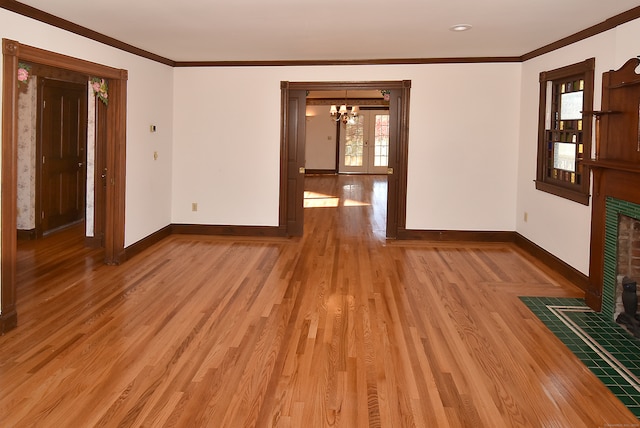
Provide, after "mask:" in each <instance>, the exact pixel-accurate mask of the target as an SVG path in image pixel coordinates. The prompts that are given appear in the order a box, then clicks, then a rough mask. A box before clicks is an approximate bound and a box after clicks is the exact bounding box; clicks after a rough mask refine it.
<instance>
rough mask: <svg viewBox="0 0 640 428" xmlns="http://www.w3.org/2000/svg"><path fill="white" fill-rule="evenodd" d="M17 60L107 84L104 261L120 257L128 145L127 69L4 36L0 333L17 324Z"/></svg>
mask: <svg viewBox="0 0 640 428" xmlns="http://www.w3.org/2000/svg"><path fill="white" fill-rule="evenodd" d="M20 62H27V63H37V64H40V65H42V66H47V67H53V68H57V69H61V70H68V71H70V72H75V73H81V74H86V75H90V76H96V77H101V78H104V79H107V80H108V82H109V107H108V109H106V111H105V118H104V122H105V123H104V132H105V141H106V143H105V150H106V154H105V159H106V166H105V171H104V174H105V180H106V182H107V183H108V185H107V186H106V189H105V201H106V202H105V210H104V216H105V220H104V225H105V233H104V248H105V255H104V261H105V263H107V264H117V263H119V262H120V261H122V260H123V259H124V191H125V181H124V177H125V147H126V138H125V137H126V93H127V71H126V70H121V69H115V68H112V67H108V66H104V65H100V64H96V63H93V62H88V61H84V60H81V59H77V58H72V57H69V56H66V55H61V54H57V53H54V52H49V51H45V50H42V49H38V48H35V47H32V46H28V45H23V44H20V43H19V42H17V41H14V40H8V39H3V85H2V124H3V126H2V201H1V203H2V207H1V210H2V214H1V229H2V231H3V233H2V238H1V248H0V252H1V259H2V272H1V283H0V292H1V294H0V334H2V333H4V332H6V331H8V330H11V329H13V328H15V327H16V326H17V318H18V317H17V311H16V252H17V233H16V231H17V202H16V201H17V176H18V171H17V151H18V150H17V148H18V120H17V118H18V90H19V87H18V69H19V64H20Z"/></svg>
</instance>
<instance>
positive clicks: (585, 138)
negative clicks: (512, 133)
mask: <svg viewBox="0 0 640 428" xmlns="http://www.w3.org/2000/svg"><path fill="white" fill-rule="evenodd" d="M594 69H595V58H590V59H587V60H585V61H582V62H579V63H577V64H572V65H568V66H566V67H561V68H557V69H555V70H550V71H543V72H541V73H540V104H539V115H538V167H537V172H536V180H535V184H536V189H537V190H540V191H543V192H547V193H551V194H553V195H556V196H559V197H562V198H565V199H569V200H571V201H574V202H578V203H580V204H583V205H589V197H590V195H589V191H590V188H591V177H590V175H591V172H590V169H589V166H588V165H586V164H585V163H584V160H588V159H590V158H591V140H592V126H593V92H594ZM576 79H578V80H583V81H584V86H583V99H582V127H581V129H579V130H575V133H576V134H578V135H579V136H580V143H581V144H582V152H581V153H582V160H580V159H577V160H576V165H575V171H576V176H577V177H578V178H577V180H576V182H567V181H565V180H563V179H561V178H555V177H554V176H553V174H551V173H550V167H549V165H550V162H551V161H552V159H550V153H552V150H551V149H550V147H549V145H550V144H552V143H553V141H551V140H553V138H551V139H550V138H549V134H550V133H551V132H554V131H555V132H559V133H562V132H563V130H562V128H558V127H557V126H553V125H552V126H551V129H546V128H547V127H546V119H547V111H548V103H551V115H552V116H553V115H554V113H556V112H558V111H559V109H560V106H559V103H553V100H548V99H547V87H548V85H549V84H551V85H553V86H556V85H559V84H561V83H562V82H566V81H570V80H576ZM555 90H556V89H555V88H554V89H553V92H552V98H553V95H555ZM551 122H552V123H555V122H556V121H553V120H551ZM557 122H558V123H559V122H560V121H559V120H558V121H557ZM567 122H569V121H567Z"/></svg>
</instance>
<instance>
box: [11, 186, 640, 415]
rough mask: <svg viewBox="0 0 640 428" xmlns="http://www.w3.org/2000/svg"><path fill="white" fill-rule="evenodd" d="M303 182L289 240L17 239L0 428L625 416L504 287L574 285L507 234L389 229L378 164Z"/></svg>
mask: <svg viewBox="0 0 640 428" xmlns="http://www.w3.org/2000/svg"><path fill="white" fill-rule="evenodd" d="M306 184H307V188H308V189H309V190H310V192H309V195H308V196H309V197H308V199H307V201H308V203H309V204H310V205H313V206H314V207H309V208H307V209H305V216H306V218H305V235H304V237H303V238H300V239H285V238H282V239H280V238H228V237H210V236H186V235H183V236H179V235H172V236H171V237H169V238H167V239H165V240H163V241H162V242H160V243H158V244H156V245H155V246H153V247H152V248H150V249H149V250H147V251H146V252H144V253H142V254H140V255H138V256H136V257H134V258H133V259H131V260H129V261H127V262H126V263H125V264H123V265H122V266H103V265H102V264H101V263H100V254H99V252H96V251H93V250H86V249H85V250H83V249H80V248H78V247H79V246H81V243H82V239H81V238H71V237H67V236H66V235H65V233H62V234H59V235H57V236H54V237H51V238H49V239H48V240H45V241H43V242H42V243H39V244H40V245H39V246H35V245H34V243H21V245H20V249H19V261H18V270H19V286H18V315H19V317H18V322H19V327H18V328H17V329H16V330H13V331H11V332H10V333H8V334H6V335H5V336H2V337H0V352H1V356H0V426H2V427H30V426H36V427H91V426H108V427H112V426H113V427H116V426H123V427H129V426H136V427H137V426H148V427H160V426H175V427H234V428H235V427H254V426H256V427H271V426H277V427H305V428H310V427H350V428H351V427H394V428H395V427H410V426H417V427H460V426H467V427H492V428H493V427H515V426H524V427H583V426H584V427H605V426H616V424H618V425H619V426H620V425H622V424H628V425H627V426H637V424H638V420H637V419H636V418H635V417H634V416H633V415H632V414H631V413H630V412H629V411H628V410H627V409H626V408H625V407H624V406H623V405H622V403H621V402H620V401H619V400H618V399H617V398H616V397H615V396H614V395H612V394H611V393H610V392H609V390H608V389H607V388H606V387H605V386H604V385H603V384H602V383H601V382H600V381H599V380H598V379H597V378H596V377H595V376H594V375H593V374H592V373H591V372H590V371H589V370H588V369H587V368H586V367H585V366H584V365H583V364H582V363H581V362H580V361H579V360H578V359H577V358H576V357H575V356H574V355H573V354H572V353H571V352H570V351H569V350H568V349H567V348H566V347H565V346H564V345H563V344H562V343H561V342H560V341H559V340H558V339H556V338H555V336H553V335H552V334H551V333H550V332H549V331H548V330H547V328H546V327H545V326H544V325H543V324H542V323H541V322H540V321H539V320H538V319H537V318H536V317H535V316H534V315H533V314H532V313H531V312H530V311H529V310H528V309H527V308H526V307H525V306H524V305H523V304H522V302H521V301H520V300H519V299H518V296H520V295H537V296H567V297H579V296H581V295H582V293H581V292H580V290H579V289H577V288H575V287H574V286H572V285H571V284H568V283H566V282H565V281H564V280H563V279H562V278H560V277H558V276H557V275H555V274H554V273H553V272H549V271H547V270H545V268H544V267H542V266H540V265H539V264H538V263H536V261H535V260H532V259H530V258H529V257H528V256H527V255H526V254H524V253H522V252H521V251H520V250H519V249H517V248H516V247H515V246H512V245H511V244H491V243H478V244H475V243H459V244H456V243H437V242H423V241H388V242H387V241H386V240H385V239H384V227H385V206H386V205H385V204H386V201H385V198H386V184H385V181H384V177H382V178H380V177H377V178H376V177H370V176H369V177H354V176H341V177H309V178H307V179H306ZM470 215H472V214H471V213H470ZM74 239H75V241H74ZM43 244H44V245H43ZM65 248H67V249H65ZM69 249H72V250H69ZM607 424H609V425H607Z"/></svg>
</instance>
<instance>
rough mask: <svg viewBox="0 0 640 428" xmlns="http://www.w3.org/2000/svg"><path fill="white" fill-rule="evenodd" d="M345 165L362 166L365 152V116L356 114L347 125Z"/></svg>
mask: <svg viewBox="0 0 640 428" xmlns="http://www.w3.org/2000/svg"><path fill="white" fill-rule="evenodd" d="M344 147H345V150H344V164H345V166H362V162H363V157H362V155H363V152H364V118H363V117H362V116H356V117H354V118H352V119H351V120H349V122H347V124H346V125H345V146H344Z"/></svg>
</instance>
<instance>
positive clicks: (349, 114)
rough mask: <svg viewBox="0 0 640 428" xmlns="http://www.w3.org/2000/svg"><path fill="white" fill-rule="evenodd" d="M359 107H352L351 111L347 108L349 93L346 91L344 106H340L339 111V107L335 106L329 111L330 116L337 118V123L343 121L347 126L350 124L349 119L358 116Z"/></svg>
mask: <svg viewBox="0 0 640 428" xmlns="http://www.w3.org/2000/svg"><path fill="white" fill-rule="evenodd" d="M359 111H360V109H358V106H353V107H351V110H350V111H349V109H348V108H347V91H344V104H342V105H341V106H340V110H338V106H337V105H335V104H333V105H332V106H331V108H330V109H329V114H330V115H331V117H333V118H335V120H336V122H338V121H342V123H344V124H345V125H346V124H347V122H349V119H351V118H354V117H356V116H357V115H358V112H359Z"/></svg>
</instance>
